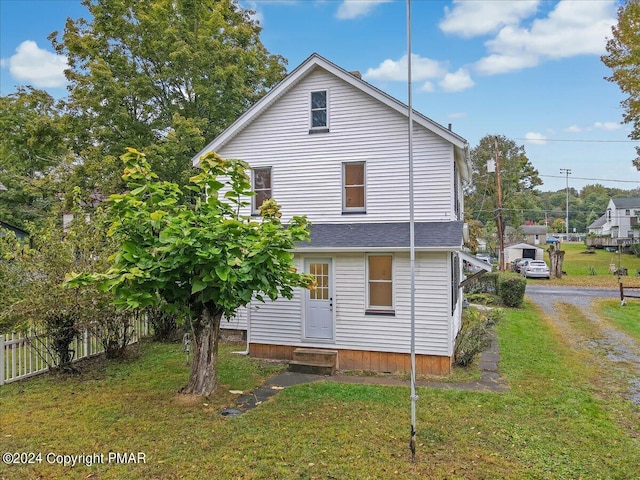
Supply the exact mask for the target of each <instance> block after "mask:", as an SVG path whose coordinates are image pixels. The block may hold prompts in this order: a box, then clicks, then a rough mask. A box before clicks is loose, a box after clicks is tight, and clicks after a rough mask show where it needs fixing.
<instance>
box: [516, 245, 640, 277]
mask: <svg viewBox="0 0 640 480" xmlns="http://www.w3.org/2000/svg"><path fill="white" fill-rule="evenodd" d="M542 248H544V250H545V253H544V260H545V262H547V265H551V264H550V262H549V254H548V253H547V246H546V245H544V246H542ZM561 248H562V250H564V251H565V252H566V253H565V256H564V263H563V266H562V269H563V270H564V271H565V272H567V275H566V276H563V277H562V278H561V279H555V278H552V279H551V280H550V281H549V280H543V279H529V280H528V281H533V282H536V283H550V284H553V285H575V286H584V287H612V288H615V287H617V286H618V277H617V275H612V274H611V273H609V264H611V263H613V264H615V265H616V267H617V266H618V261H619V260H620V265H621V267H623V268H626V269H627V270H628V273H629V275H628V276H625V277H622V282H623V284H624V285H625V286H627V285H629V286H638V287H640V277H638V276H636V275H635V274H636V271H637V270H640V257H636V256H635V255H630V254H628V253H623V254H622V256H620V258H618V254H617V253H611V252H607V251H606V250H604V249H596V250H595V252H594V253H587V252H588V250H587V247H586V246H585V245H584V243H572V242H565V243H563V244H562V245H561ZM590 267H593V268H594V270H595V272H596V275H591V274H590Z"/></svg>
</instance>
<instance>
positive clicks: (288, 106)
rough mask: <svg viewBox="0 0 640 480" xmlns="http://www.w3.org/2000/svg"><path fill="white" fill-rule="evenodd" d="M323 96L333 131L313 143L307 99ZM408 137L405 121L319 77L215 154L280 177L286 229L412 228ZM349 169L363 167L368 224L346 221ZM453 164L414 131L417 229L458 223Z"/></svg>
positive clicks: (427, 135) (449, 153) (446, 148)
mask: <svg viewBox="0 0 640 480" xmlns="http://www.w3.org/2000/svg"><path fill="white" fill-rule="evenodd" d="M325 89H326V90H328V91H329V92H330V115H331V131H330V132H328V133H326V134H324V133H323V134H319V135H309V128H308V127H309V101H310V100H309V99H310V92H311V91H317V90H325ZM407 137H408V132H407V118H406V117H405V116H403V115H401V114H400V113H398V112H396V111H394V110H392V109H391V108H390V107H388V106H386V105H384V104H382V103H380V102H378V101H377V100H375V99H374V98H372V97H370V96H369V95H367V94H366V93H364V92H362V91H361V90H359V89H357V88H355V87H353V86H351V85H349V84H347V83H345V82H343V81H342V80H340V79H338V78H337V77H334V76H333V75H331V74H329V73H328V72H326V71H324V70H321V69H316V70H314V71H312V72H311V73H309V75H307V76H306V77H305V78H303V79H302V80H300V82H299V83H298V84H296V85H294V86H292V87H291V89H290V90H289V91H287V92H286V94H284V95H283V96H281V97H280V98H278V99H277V100H276V101H275V102H274V103H273V104H272V105H271V106H270V107H268V108H267V109H266V110H265V111H264V112H263V113H262V114H261V115H260V116H259V117H257V118H256V119H255V120H254V121H253V122H251V123H250V124H249V125H247V126H246V127H245V128H244V129H243V131H242V132H240V133H239V134H238V135H236V136H235V137H234V138H233V139H231V140H230V141H229V142H228V143H226V144H224V145H222V146H221V148H219V149H218V153H219V154H220V155H222V156H223V157H224V158H239V159H242V160H244V161H246V162H248V163H249V165H251V166H252V167H254V168H255V167H263V166H272V167H273V169H274V171H275V170H276V169H277V172H278V175H277V176H274V177H273V178H272V180H273V182H272V188H273V192H274V198H275V200H276V201H277V202H278V203H279V204H280V205H282V215H283V218H282V220H283V221H284V222H286V221H287V220H288V219H290V218H291V217H292V216H293V215H307V217H308V219H309V220H310V221H311V222H313V223H351V222H401V221H408V220H409V213H408V212H409V197H408V184H409V183H408V178H409V177H408V147H407ZM349 162H366V212H367V214H366V216H365V215H362V216H352V215H344V214H343V208H342V207H343V195H342V168H343V167H342V165H343V164H344V163H349ZM453 162H454V154H453V145H452V144H451V143H449V142H448V141H446V140H444V139H443V138H441V137H439V136H438V135H436V134H434V133H432V132H430V131H428V130H426V129H425V128H423V127H422V126H420V125H417V124H415V125H414V175H415V176H414V182H415V185H416V190H415V200H416V201H415V220H416V221H446V220H454V219H455V213H454V200H453V185H452V171H453ZM244 213H246V214H249V208H247V210H246V211H245V212H244ZM356 217H357V218H356Z"/></svg>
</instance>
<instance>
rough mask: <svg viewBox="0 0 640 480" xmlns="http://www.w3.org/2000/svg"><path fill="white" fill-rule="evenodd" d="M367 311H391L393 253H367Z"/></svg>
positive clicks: (392, 304)
mask: <svg viewBox="0 0 640 480" xmlns="http://www.w3.org/2000/svg"><path fill="white" fill-rule="evenodd" d="M366 272H367V273H366V275H367V311H369V312H373V313H376V312H379V313H393V312H394V308H395V304H394V290H393V255H391V254H369V255H367V265H366Z"/></svg>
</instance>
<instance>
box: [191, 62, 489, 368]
mask: <svg viewBox="0 0 640 480" xmlns="http://www.w3.org/2000/svg"><path fill="white" fill-rule="evenodd" d="M407 119H408V108H407V106H406V105H404V104H403V103H401V102H399V101H398V100H396V99H394V98H392V97H390V96H389V95H387V94H386V93H384V92H382V91H381V90H378V89H377V88H375V87H373V86H371V85H370V84H368V83H366V82H364V81H363V80H362V79H361V78H360V76H359V74H357V73H350V72H348V71H346V70H343V69H342V68H340V67H338V66H336V65H335V64H333V63H331V62H329V61H328V60H326V59H324V58H322V57H321V56H319V55H317V54H314V55H312V56H311V57H309V58H308V59H307V60H305V61H304V63H302V64H301V65H300V66H299V67H297V68H296V69H295V70H293V72H291V73H290V74H289V75H288V76H287V77H286V78H285V79H284V80H283V81H282V82H281V83H279V84H278V85H277V86H275V87H274V88H273V89H272V90H271V91H270V92H269V93H268V94H267V95H265V96H264V97H263V98H262V99H261V100H260V101H259V102H257V103H256V104H255V105H253V106H252V107H251V108H250V109H249V110H247V111H246V112H245V113H244V114H243V115H242V116H241V117H240V118H239V119H238V120H237V121H236V122H235V123H233V124H232V125H231V126H230V127H229V128H227V129H226V130H225V131H224V132H222V133H221V134H220V135H219V136H218V137H217V138H215V139H214V140H213V141H212V142H211V143H210V144H209V145H207V146H206V147H205V148H204V149H203V150H202V151H201V152H199V153H198V154H197V155H196V156H195V157H194V164H195V165H197V164H198V162H199V158H200V157H201V156H202V155H204V154H206V153H208V152H211V151H215V152H217V153H218V154H220V155H221V156H222V157H223V158H239V159H242V160H245V161H246V162H248V164H249V165H250V166H251V167H252V171H251V177H252V182H253V188H254V190H255V192H256V195H255V196H254V197H252V199H251V207H250V208H247V209H246V210H245V211H244V213H245V214H247V215H249V214H253V215H256V214H257V213H258V209H259V207H260V204H261V202H262V201H264V200H265V199H268V198H274V199H276V200H277V201H278V203H279V204H280V205H281V206H282V219H283V221H284V222H286V221H287V220H288V219H290V218H291V217H292V216H294V215H306V216H307V217H308V219H309V220H310V221H311V241H310V242H309V243H302V244H300V245H298V247H297V249H296V250H295V252H294V253H295V261H296V262H297V265H298V268H299V269H302V270H304V271H305V272H309V273H312V274H314V275H315V277H316V281H317V287H316V288H315V289H314V290H304V289H298V290H297V291H296V293H295V296H294V298H293V299H292V300H286V299H278V300H276V301H274V302H270V301H267V302H266V303H261V302H258V301H254V302H252V303H251V304H250V305H249V307H248V308H243V309H241V311H240V312H238V317H237V318H234V319H231V321H230V323H229V324H227V326H232V327H234V328H242V327H243V326H244V327H245V328H246V330H247V336H248V340H247V341H248V347H249V353H250V355H252V356H256V357H263V358H276V359H284V360H290V359H292V356H293V351H294V350H295V349H296V348H298V347H310V348H320V349H330V350H335V351H337V352H338V354H337V361H338V368H341V369H366V370H374V371H382V372H384V371H407V370H409V365H410V361H409V358H410V356H409V353H410V338H411V328H410V298H411V292H410V256H409V247H410V240H409V193H408V192H409V166H408V165H409V162H408V156H409V155H408V151H409V149H408V121H407ZM468 148H469V147H468V144H467V142H466V140H465V139H463V138H462V137H460V136H459V135H457V134H455V133H453V132H452V131H451V130H450V129H447V128H445V127H443V126H441V125H439V124H437V123H435V122H434V121H432V120H430V119H429V118H427V117H425V116H423V115H421V114H419V113H417V112H416V113H415V115H414V127H413V157H414V179H415V180H414V185H415V187H414V199H415V237H414V238H415V250H416V262H415V325H416V331H415V334H416V337H415V338H416V354H417V355H416V357H417V360H416V367H417V368H416V370H417V372H418V373H434V374H446V373H448V372H449V371H450V368H451V365H452V360H453V353H454V351H453V347H454V341H455V338H456V335H457V333H458V331H459V330H460V326H461V311H462V289H461V288H460V282H461V279H462V264H463V260H465V261H468V262H470V263H473V264H476V263H477V264H478V265H480V266H483V267H484V268H485V269H487V270H488V269H490V268H491V267H490V266H488V265H487V264H486V263H484V262H481V261H478V260H477V259H475V257H472V256H470V255H468V254H466V253H464V252H462V251H461V250H462V243H463V220H462V219H463V197H462V182H463V181H468V180H469V172H470V167H469V150H468ZM224 326H225V325H223V327H224Z"/></svg>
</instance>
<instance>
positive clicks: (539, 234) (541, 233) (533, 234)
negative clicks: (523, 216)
mask: <svg viewBox="0 0 640 480" xmlns="http://www.w3.org/2000/svg"><path fill="white" fill-rule="evenodd" d="M520 229H521V231H522V234H523V235H524V242H525V243H530V244H531V245H544V244H545V243H546V242H547V233H548V230H547V226H546V225H523V226H522V227H520Z"/></svg>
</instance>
